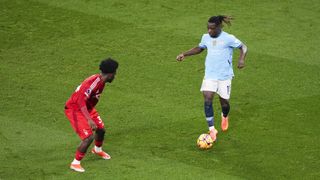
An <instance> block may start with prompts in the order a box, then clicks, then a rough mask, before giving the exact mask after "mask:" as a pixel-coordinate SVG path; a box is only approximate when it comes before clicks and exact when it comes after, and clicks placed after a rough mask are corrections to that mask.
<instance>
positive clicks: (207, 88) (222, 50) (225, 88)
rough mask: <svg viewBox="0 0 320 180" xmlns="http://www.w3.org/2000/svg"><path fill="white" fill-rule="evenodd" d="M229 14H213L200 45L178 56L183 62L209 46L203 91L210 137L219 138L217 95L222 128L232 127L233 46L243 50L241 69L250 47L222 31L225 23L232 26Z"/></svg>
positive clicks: (241, 53)
mask: <svg viewBox="0 0 320 180" xmlns="http://www.w3.org/2000/svg"><path fill="white" fill-rule="evenodd" d="M231 19H232V18H231V17H229V16H223V15H219V16H212V17H210V18H209V20H208V34H204V35H203V36H202V39H201V42H200V44H199V46H197V47H194V48H192V49H190V50H189V51H186V52H184V53H181V54H179V55H178V56H177V60H178V61H183V60H184V58H185V57H186V56H191V55H195V54H199V53H201V52H202V51H203V50H205V49H207V57H206V61H205V75H204V79H203V82H202V85H201V89H200V91H202V93H203V96H204V111H205V115H206V120H207V123H208V127H209V132H210V136H211V137H212V139H213V141H215V140H216V138H217V134H218V131H217V130H216V129H215V127H214V111H213V107H212V100H213V97H214V95H215V94H218V95H219V97H220V104H221V109H222V115H221V129H222V131H226V130H227V129H228V126H229V122H228V121H229V120H228V119H229V118H228V114H229V111H230V104H229V99H230V93H231V80H232V78H233V76H234V74H233V69H232V54H233V49H234V48H238V49H239V50H240V57H239V60H238V68H239V69H241V68H243V67H244V60H245V56H246V54H247V46H246V45H245V44H243V43H242V42H241V41H240V40H239V39H237V38H236V37H235V36H233V35H231V34H228V33H226V32H224V31H222V27H223V23H226V24H228V25H230V21H231Z"/></svg>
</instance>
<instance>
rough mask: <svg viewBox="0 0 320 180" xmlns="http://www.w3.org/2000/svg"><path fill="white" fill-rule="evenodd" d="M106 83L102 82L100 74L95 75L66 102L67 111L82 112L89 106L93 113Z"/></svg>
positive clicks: (86, 80)
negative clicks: (82, 108) (82, 109)
mask: <svg viewBox="0 0 320 180" xmlns="http://www.w3.org/2000/svg"><path fill="white" fill-rule="evenodd" d="M104 85H105V83H104V82H103V81H102V80H101V75H100V74H95V75H92V76H90V77H88V78H87V79H85V80H84V81H83V82H82V83H81V84H80V85H79V86H78V87H77V89H76V90H75V92H74V93H73V94H72V95H71V97H70V98H69V99H68V101H67V102H66V108H67V109H74V110H80V109H81V107H83V106H87V109H88V111H91V110H92V109H93V108H94V107H95V106H96V104H97V103H98V101H99V97H100V94H101V93H102V91H103V89H104Z"/></svg>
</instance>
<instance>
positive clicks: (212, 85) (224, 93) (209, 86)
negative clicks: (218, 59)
mask: <svg viewBox="0 0 320 180" xmlns="http://www.w3.org/2000/svg"><path fill="white" fill-rule="evenodd" d="M200 91H201V92H203V91H211V92H215V93H217V94H218V95H219V96H220V97H221V98H223V99H230V95H231V79H227V80H212V79H204V80H203V81H202V85H201V88H200Z"/></svg>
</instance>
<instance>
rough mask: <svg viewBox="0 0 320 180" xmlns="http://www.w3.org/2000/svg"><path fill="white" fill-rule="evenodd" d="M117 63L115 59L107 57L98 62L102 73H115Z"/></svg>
mask: <svg viewBox="0 0 320 180" xmlns="http://www.w3.org/2000/svg"><path fill="white" fill-rule="evenodd" d="M118 66H119V64H118V62H117V61H115V60H113V59H111V58H107V59H105V60H103V61H101V63H100V68H99V69H100V70H101V72H102V73H104V74H107V73H115V72H116V71H117V68H118Z"/></svg>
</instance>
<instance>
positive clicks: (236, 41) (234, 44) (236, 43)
mask: <svg viewBox="0 0 320 180" xmlns="http://www.w3.org/2000/svg"><path fill="white" fill-rule="evenodd" d="M228 45H229V47H232V48H240V47H241V46H242V42H241V41H240V40H239V39H238V38H236V37H235V36H234V35H231V36H230V39H229V43H228Z"/></svg>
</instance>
